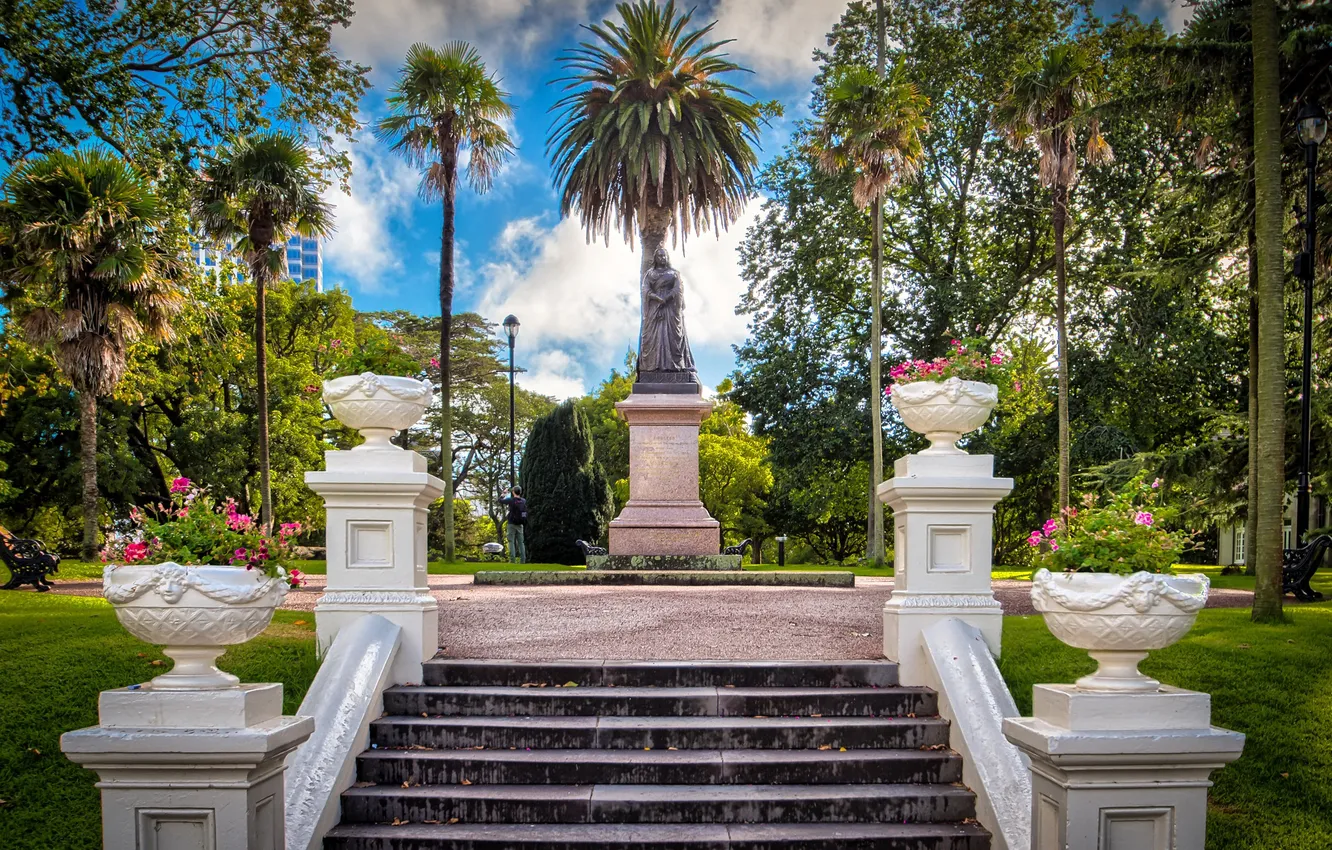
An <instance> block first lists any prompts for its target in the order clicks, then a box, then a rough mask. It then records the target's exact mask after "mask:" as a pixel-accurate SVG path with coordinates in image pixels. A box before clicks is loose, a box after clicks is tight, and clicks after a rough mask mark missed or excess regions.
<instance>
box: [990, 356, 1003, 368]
mask: <svg viewBox="0 0 1332 850" xmlns="http://www.w3.org/2000/svg"><path fill="white" fill-rule="evenodd" d="M1003 362H1004V358H1003V355H1000V354H991V355H990V365H991V366H998V365H1000V364H1001V363H1003Z"/></svg>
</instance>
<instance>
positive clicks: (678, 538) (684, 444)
mask: <svg viewBox="0 0 1332 850" xmlns="http://www.w3.org/2000/svg"><path fill="white" fill-rule="evenodd" d="M615 409H616V410H618V411H620V413H622V414H624V418H625V419H626V420H627V421H628V422H629V503H628V504H626V505H625V506H624V510H623V511H621V512H620V515H619V516H618V517H616V518H615V519H614V520H612V521H611V524H610V546H609V549H610V554H611V555H613V556H616V555H716V554H718V553H719V552H720V551H721V525H720V523H718V522H717V521H716V520H715V519H713V518H712V517H711V516H709V515H708V511H707V509H706V508H704V507H703V502H701V501H700V500H699V498H698V426H699V424H700V423H701V422H702V421H703V420H704V419H705V418H706V417H707V416H708V414H709V413H711V412H712V402H710V401H706V400H704V399H702V398H700V397H698V396H697V395H692V394H683V393H651V394H644V393H634V394H633V395H631V396H629V398H628V399H626V400H625V401H622V402H620V403H619V404H617V405H615Z"/></svg>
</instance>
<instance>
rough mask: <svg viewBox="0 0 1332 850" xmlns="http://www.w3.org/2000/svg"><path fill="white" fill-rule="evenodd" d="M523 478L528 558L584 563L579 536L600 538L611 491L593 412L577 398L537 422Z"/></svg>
mask: <svg viewBox="0 0 1332 850" xmlns="http://www.w3.org/2000/svg"><path fill="white" fill-rule="evenodd" d="M519 478H520V479H521V480H522V486H523V495H524V497H525V498H526V499H527V508H528V519H527V530H526V543H527V555H528V560H530V561H533V562H536V563H555V564H578V563H581V562H582V559H583V556H582V553H581V552H579V550H578V547H577V546H576V545H575V541H577V540H580V539H581V540H588V541H592V540H597V539H599V538H600V536H601V532H602V529H603V528H604V527H605V525H606V523H608V522H609V521H610V518H611V517H610V511H611V494H610V486H609V485H608V483H607V482H606V473H605V471H604V470H603V469H602V468H601V464H600V463H598V462H597V460H596V458H595V457H594V456H593V450H592V434H591V432H590V429H589V428H588V424H587V417H586V416H584V415H583V412H582V411H581V410H579V409H578V408H577V407H576V406H575V405H574V403H573V402H572V401H566V402H564V403H563V404H561V405H559V406H558V407H556V408H555V409H554V410H552V411H551V412H550V413H548V414H547V415H545V416H543V417H542V418H540V419H538V420H537V421H536V422H535V424H533V426H532V434H531V436H529V437H528V438H527V444H526V446H525V447H524V448H523V466H522V469H521V471H520V472H519Z"/></svg>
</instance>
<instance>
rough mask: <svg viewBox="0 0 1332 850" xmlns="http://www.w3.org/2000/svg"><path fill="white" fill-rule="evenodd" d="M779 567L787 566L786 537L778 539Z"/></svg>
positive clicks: (781, 536) (782, 536)
mask: <svg viewBox="0 0 1332 850" xmlns="http://www.w3.org/2000/svg"><path fill="white" fill-rule="evenodd" d="M777 566H779V567H784V566H786V535H785V534H783V535H780V536H779V537H778V538H777Z"/></svg>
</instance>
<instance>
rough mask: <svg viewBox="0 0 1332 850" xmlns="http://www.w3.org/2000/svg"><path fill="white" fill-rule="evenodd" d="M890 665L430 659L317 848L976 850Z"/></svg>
mask: <svg viewBox="0 0 1332 850" xmlns="http://www.w3.org/2000/svg"><path fill="white" fill-rule="evenodd" d="M897 681H898V679H897V666H896V665H895V664H892V663H890V662H873V661H865V662H860V661H852V662H609V661H608V662H599V661H590V662H552V663H524V662H509V661H471V660H435V661H431V662H428V663H427V664H426V670H425V684H424V685H421V686H407V687H395V688H392V689H390V690H389V691H387V692H386V693H385V695H384V703H385V706H384V707H385V715H384V717H382V718H380V719H379V720H377V721H375V722H374V724H373V727H372V730H371V749H370V750H368V751H366V752H365V753H364V754H362V755H361V756H360V758H359V759H358V761H357V778H358V779H359V780H360V781H359V782H357V783H356V785H355V787H353V788H351V789H350V790H348V791H347V792H346V793H345V794H344V795H343V798H342V823H341V824H340V825H339V826H337V827H336V828H334V830H333V831H332V832H330V833H329V835H328V837H327V838H326V839H325V842H324V846H325V848H327V850H371V848H374V850H445V848H447V850H500V849H501V848H515V850H518V848H521V850H555V848H559V850H584V849H585V848H586V849H587V850H612V848H640V847H641V848H652V850H705V848H706V850H711V848H718V850H720V848H732V850H740V849H741V848H743V850H779V848H780V850H794V849H795V848H807V849H808V850H816V848H819V850H821V849H822V848H828V850H832V848H838V849H839V850H868V848H877V849H878V850H988V848H989V847H990V836H989V834H988V833H987V832H986V831H985V830H984V829H983V828H982V827H980V826H979V825H978V824H977V823H975V821H974V820H973V819H972V818H973V817H974V815H975V798H974V796H973V795H972V793H971V791H970V790H968V789H967V788H965V787H964V786H963V785H962V784H961V782H960V780H961V775H962V765H961V760H960V758H959V757H958V755H957V754H956V753H954V752H952V751H950V750H949V749H948V747H947V743H948V723H947V721H945V720H943V719H941V718H940V717H938V715H937V712H936V698H935V694H934V693H933V692H932V691H930V690H927V689H924V688H909V687H901V686H899V685H898V684H897Z"/></svg>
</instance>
